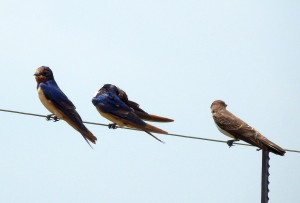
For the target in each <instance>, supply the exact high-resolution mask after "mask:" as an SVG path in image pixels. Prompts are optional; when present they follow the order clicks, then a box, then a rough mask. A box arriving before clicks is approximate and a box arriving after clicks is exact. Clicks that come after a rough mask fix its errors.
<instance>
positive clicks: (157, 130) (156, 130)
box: [143, 123, 168, 134]
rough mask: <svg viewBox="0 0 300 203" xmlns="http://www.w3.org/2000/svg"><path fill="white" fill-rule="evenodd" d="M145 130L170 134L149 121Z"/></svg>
mask: <svg viewBox="0 0 300 203" xmlns="http://www.w3.org/2000/svg"><path fill="white" fill-rule="evenodd" d="M143 130H145V131H148V132H154V133H160V134H168V132H167V131H164V130H162V129H159V128H157V127H155V126H153V125H150V124H148V123H146V125H145V127H144V129H143Z"/></svg>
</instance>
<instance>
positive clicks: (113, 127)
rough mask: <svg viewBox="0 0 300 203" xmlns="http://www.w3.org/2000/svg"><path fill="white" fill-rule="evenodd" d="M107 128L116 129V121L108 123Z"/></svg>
mask: <svg viewBox="0 0 300 203" xmlns="http://www.w3.org/2000/svg"><path fill="white" fill-rule="evenodd" d="M108 128H109V129H117V128H118V126H117V124H116V123H110V124H108Z"/></svg>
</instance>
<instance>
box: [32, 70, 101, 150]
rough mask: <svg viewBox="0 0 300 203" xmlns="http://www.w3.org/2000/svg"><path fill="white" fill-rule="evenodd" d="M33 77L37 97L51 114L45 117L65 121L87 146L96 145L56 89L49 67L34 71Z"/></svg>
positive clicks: (72, 108) (70, 106) (73, 109)
mask: <svg viewBox="0 0 300 203" xmlns="http://www.w3.org/2000/svg"><path fill="white" fill-rule="evenodd" d="M34 76H35V80H36V82H37V91H38V96H39V98H40V100H41V102H42V104H43V105H44V106H45V107H46V109H48V110H49V111H50V112H51V113H52V115H48V116H47V119H48V120H50V118H53V119H54V121H58V120H59V119H62V120H64V121H66V122H67V123H68V124H69V125H70V126H72V127H73V128H74V129H75V130H77V131H78V132H79V133H80V134H81V135H82V136H83V138H84V139H85V140H86V142H87V143H88V144H89V145H90V143H89V142H88V141H90V142H92V143H94V144H96V140H97V138H96V137H95V136H94V135H93V134H92V133H91V132H90V131H89V130H88V129H87V128H86V127H85V125H84V124H83V122H82V120H81V117H80V116H79V114H78V113H77V111H76V108H75V106H74V104H73V103H72V102H71V101H70V100H69V99H68V97H67V96H66V95H65V94H64V93H63V92H62V91H61V89H60V88H59V87H58V85H57V83H56V82H55V80H54V76H53V73H52V70H51V69H50V68H49V67H46V66H41V67H39V68H38V69H37V70H36V72H35V74H34ZM90 146H91V145H90Z"/></svg>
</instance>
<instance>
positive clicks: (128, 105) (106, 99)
mask: <svg viewBox="0 0 300 203" xmlns="http://www.w3.org/2000/svg"><path fill="white" fill-rule="evenodd" d="M92 103H93V104H94V106H95V107H96V109H97V110H98V112H99V113H100V114H101V115H102V116H103V117H105V118H106V119H108V120H110V121H112V122H113V124H109V128H116V125H119V126H121V127H123V126H127V127H130V128H135V129H139V130H143V131H145V132H146V133H148V134H149V135H151V136H152V137H154V138H155V139H157V140H158V141H160V142H162V141H161V140H160V139H158V138H157V137H155V136H154V135H152V134H151V133H150V132H155V133H161V134H167V132H166V131H164V130H162V129H159V128H157V127H155V126H153V125H150V124H148V123H146V122H144V121H143V120H148V121H157V122H171V121H173V120H172V119H169V118H164V117H160V116H155V115H152V114H148V113H146V112H145V111H144V110H142V109H141V108H140V107H139V105H138V104H137V103H135V102H133V101H130V100H128V97H127V95H126V93H125V92H124V91H123V90H121V89H119V88H118V87H116V86H114V85H111V84H106V85H104V86H103V87H102V88H101V89H100V90H99V91H98V92H97V93H96V95H95V96H94V97H93V99H92Z"/></svg>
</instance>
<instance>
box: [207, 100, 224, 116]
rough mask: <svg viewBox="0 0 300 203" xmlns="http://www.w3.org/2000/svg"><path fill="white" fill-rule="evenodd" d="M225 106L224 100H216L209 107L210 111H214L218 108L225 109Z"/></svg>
mask: <svg viewBox="0 0 300 203" xmlns="http://www.w3.org/2000/svg"><path fill="white" fill-rule="evenodd" d="M226 107H227V104H225V102H224V101H222V100H216V101H214V102H213V103H212V104H211V106H210V109H211V112H212V113H215V112H216V111H218V110H222V109H226Z"/></svg>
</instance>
